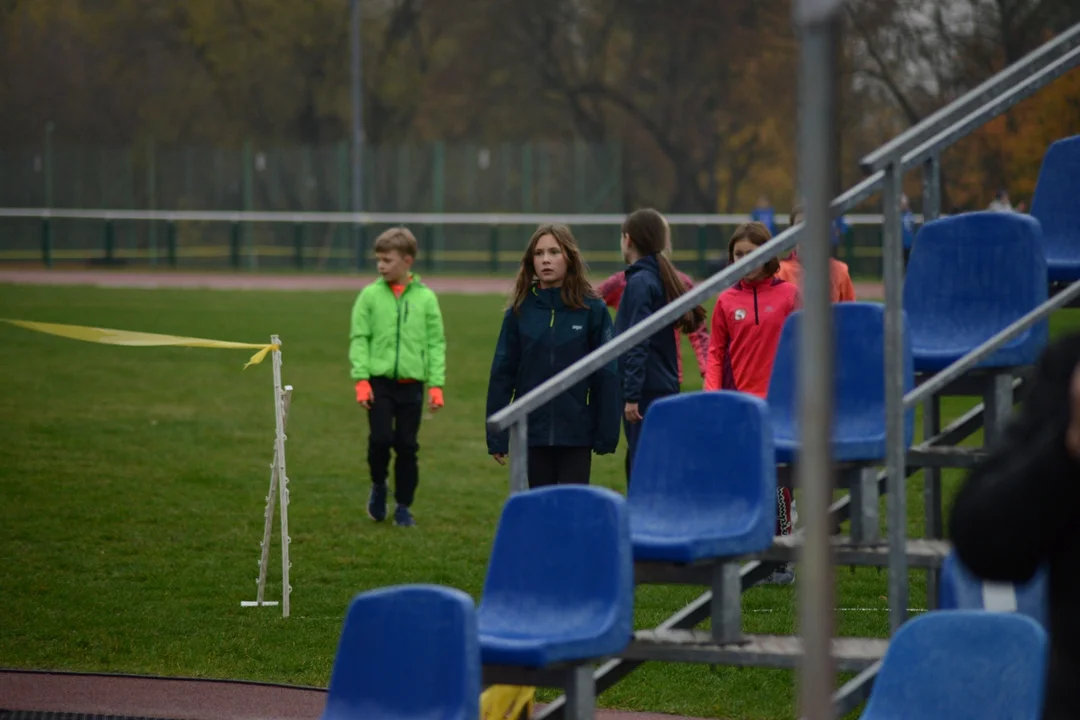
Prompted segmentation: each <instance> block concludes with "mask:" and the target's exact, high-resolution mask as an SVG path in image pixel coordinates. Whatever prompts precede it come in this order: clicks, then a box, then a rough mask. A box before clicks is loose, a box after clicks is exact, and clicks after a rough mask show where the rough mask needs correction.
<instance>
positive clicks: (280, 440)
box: [270, 335, 292, 617]
mask: <svg viewBox="0 0 1080 720" xmlns="http://www.w3.org/2000/svg"><path fill="white" fill-rule="evenodd" d="M270 342H271V343H272V344H274V345H277V346H278V349H277V350H274V351H273V353H272V355H273V364H274V431H275V432H274V450H275V455H276V457H275V462H276V463H277V466H278V479H279V482H278V502H279V504H280V507H281V617H289V595H291V594H292V586H291V585H290V584H289V568H290V567H292V563H290V562H289V543H290V542H292V540H291V539H290V538H289V474H288V472H286V470H285V406H284V405H283V404H282V403H281V395H282V389H281V338H279V337H278V336H277V335H272V336H271V337H270Z"/></svg>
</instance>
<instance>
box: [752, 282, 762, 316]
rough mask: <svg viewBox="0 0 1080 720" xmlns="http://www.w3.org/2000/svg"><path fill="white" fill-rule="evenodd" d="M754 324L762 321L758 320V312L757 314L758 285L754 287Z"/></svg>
mask: <svg viewBox="0 0 1080 720" xmlns="http://www.w3.org/2000/svg"><path fill="white" fill-rule="evenodd" d="M754 324H755V325H760V324H761V323H760V322H758V314H757V287H755V288H754Z"/></svg>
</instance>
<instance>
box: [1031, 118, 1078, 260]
mask: <svg viewBox="0 0 1080 720" xmlns="http://www.w3.org/2000/svg"><path fill="white" fill-rule="evenodd" d="M1077 198H1080V135H1074V136H1073V137H1070V138H1065V139H1063V140H1058V141H1057V142H1056V143H1054V144H1053V145H1051V146H1050V147H1049V149H1047V151H1046V154H1045V155H1044V156H1043V161H1042V167H1041V168H1039V180H1038V182H1037V184H1036V185H1035V197H1034V198H1033V199H1032V201H1031V214H1032V216H1033V217H1034V218H1035V219H1036V220H1038V221H1039V223H1040V224H1041V225H1042V232H1043V245H1044V248H1045V252H1046V264H1047V265H1048V266H1049V268H1050V281H1051V282H1065V281H1068V282H1072V281H1073V280H1080V200H1077Z"/></svg>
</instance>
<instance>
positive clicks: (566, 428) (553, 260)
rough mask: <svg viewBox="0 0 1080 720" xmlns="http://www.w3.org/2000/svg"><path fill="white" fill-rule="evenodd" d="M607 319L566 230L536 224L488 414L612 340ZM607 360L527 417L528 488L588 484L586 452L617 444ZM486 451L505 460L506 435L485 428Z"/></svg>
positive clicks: (495, 368) (502, 340)
mask: <svg viewBox="0 0 1080 720" xmlns="http://www.w3.org/2000/svg"><path fill="white" fill-rule="evenodd" d="M611 336H612V324H611V315H610V314H608V309H607V306H606V305H605V304H604V301H603V300H601V299H600V298H599V297H597V296H596V294H595V293H594V292H593V289H592V287H591V286H590V285H589V282H588V280H586V278H585V263H584V262H583V261H582V259H581V253H580V252H579V251H578V247H577V242H576V241H575V240H574V236H573V235H572V234H571V232H570V229H569V228H568V227H566V226H565V225H541V226H540V227H539V228H537V229H536V232H534V233H533V235H532V238H531V239H530V240H529V245H528V247H527V248H526V249H525V255H524V257H522V259H521V267H520V269H519V270H518V274H517V281H516V283H515V286H514V292H513V296H512V298H511V301H510V307H509V308H508V309H507V310H506V314H505V315H504V316H503V324H502V330H501V331H500V333H499V342H498V345H497V346H496V348H495V358H494V359H493V360H492V362H491V380H490V382H489V383H488V394H487V415H488V416H490V415H492V414H493V413H495V412H498V411H499V410H501V409H503V408H504V407H506V406H507V405H508V404H509V403H510V402H511V400H513V399H514V398H515V397H519V396H521V395H524V394H525V393H527V392H529V391H530V390H532V389H533V388H535V387H536V386H537V385H540V384H541V383H543V382H544V381H545V380H547V379H548V378H550V377H552V376H553V375H555V374H556V373H558V372H560V371H561V370H564V369H566V368H567V367H569V366H570V365H573V364H574V363H575V362H577V361H578V360H580V359H581V358H583V357H585V356H586V355H588V354H589V353H590V352H592V351H593V350H595V349H596V348H598V347H600V345H602V344H603V343H605V342H607V341H608V340H610V339H611ZM616 368H617V366H616V363H615V361H612V362H611V363H609V364H608V365H606V366H605V367H603V368H601V369H600V370H597V371H596V372H595V373H593V374H592V375H591V376H589V377H588V378H586V379H584V380H582V381H581V382H579V383H577V384H576V385H574V386H573V387H571V388H569V389H568V390H566V391H564V392H562V393H561V394H559V395H557V396H556V397H555V398H554V399H553V400H552V401H551V402H549V403H547V404H546V405H543V406H541V407H540V408H539V409H537V410H535V411H533V412H532V413H530V414H529V421H528V424H529V458H528V472H529V487H530V488H535V487H541V486H544V485H557V484H565V483H579V484H587V483H588V482H589V471H590V469H591V467H592V453H593V452H596V453H597V454H599V455H606V454H608V453H613V452H615V447H616V445H618V442H619V415H620V413H619V405H620V397H619V382H618V377H617V374H616ZM487 446H488V453H489V454H491V455H492V456H493V457H494V458H495V460H496V462H498V463H499V464H505V463H506V454H507V452H508V451H509V433H508V432H501V433H496V432H492V431H490V430H489V431H488V435H487Z"/></svg>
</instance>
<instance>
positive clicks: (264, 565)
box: [255, 385, 292, 606]
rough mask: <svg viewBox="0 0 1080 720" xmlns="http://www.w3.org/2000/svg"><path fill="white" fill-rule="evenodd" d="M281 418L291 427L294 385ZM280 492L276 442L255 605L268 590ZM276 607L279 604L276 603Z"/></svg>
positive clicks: (288, 390) (283, 400) (288, 389)
mask: <svg viewBox="0 0 1080 720" xmlns="http://www.w3.org/2000/svg"><path fill="white" fill-rule="evenodd" d="M279 402H280V404H281V417H282V424H283V425H284V426H285V428H288V425H289V404H290V403H291V402H292V385H286V386H285V391H284V392H283V393H282V394H281V396H280V400H279ZM276 492H278V454H277V441H276V440H275V441H274V461H273V462H271V463H270V492H269V493H267V495H266V511H265V512H264V513H263V538H262V542H261V543H259V547H260V548H261V549H262V553H261V555H260V557H259V581H258V582H259V589H258V592H257V593H256V594H255V605H256V606H258V605H263V604H264V602H263V596H264V592H265V590H266V574H267V569H268V567H269V565H270V534H271V533H272V532H273V529H274V506H275V505H276V503H277V498H275V497H274V493H276ZM274 604H275V605H276V604H277V603H274Z"/></svg>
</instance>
